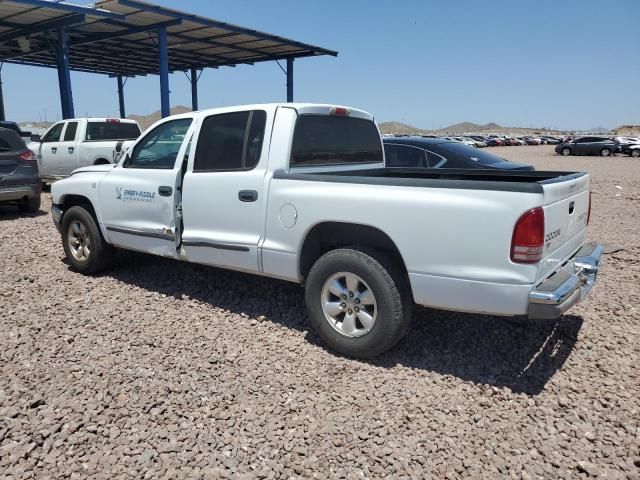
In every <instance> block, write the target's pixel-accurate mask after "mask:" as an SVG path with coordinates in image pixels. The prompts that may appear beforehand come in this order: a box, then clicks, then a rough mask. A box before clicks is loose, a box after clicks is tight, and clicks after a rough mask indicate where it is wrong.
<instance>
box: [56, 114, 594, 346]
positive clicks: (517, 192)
mask: <svg viewBox="0 0 640 480" xmlns="http://www.w3.org/2000/svg"><path fill="white" fill-rule="evenodd" d="M52 194H53V207H52V214H53V219H54V221H55V223H56V225H57V227H58V229H59V230H60V232H61V236H62V243H63V247H64V251H65V253H66V255H67V258H68V259H69V262H70V263H71V265H72V267H73V268H74V269H76V270H77V271H80V272H82V273H86V274H91V273H94V272H97V271H100V270H103V269H106V268H108V267H110V266H111V265H112V261H113V256H114V247H118V248H125V249H131V250H137V251H141V252H147V253H152V254H155V255H161V256H164V257H170V258H175V259H178V260H183V261H187V262H194V263H200V264H207V265H215V266H217V267H223V268H229V269H234V270H241V271H244V272H251V273H255V274H259V275H266V276H270V277H277V278H281V279H285V280H290V281H293V282H299V283H303V284H304V285H305V288H306V303H307V308H308V312H309V317H310V322H311V324H312V325H313V327H314V328H315V329H316V330H317V331H318V332H319V334H320V335H321V337H322V338H323V339H324V340H325V341H326V342H327V343H328V344H329V345H330V346H331V347H332V348H333V349H335V350H337V351H339V352H341V353H343V354H347V355H351V356H356V357H368V356H373V355H376V354H379V353H381V352H384V351H385V350H387V349H389V348H391V347H392V346H393V345H394V344H396V342H397V341H398V340H399V339H400V338H401V337H402V335H403V334H404V333H406V332H407V331H408V328H409V322H410V320H411V314H412V307H413V305H414V303H415V304H419V305H425V306H428V307H434V308H440V309H447V310H457V311H466V312H478V313H490V314H496V315H528V316H529V317H530V318H532V319H535V318H555V317H558V316H560V315H561V314H562V313H563V312H565V311H566V310H567V309H569V308H570V307H571V306H573V305H574V304H575V303H577V302H578V301H580V300H581V299H582V298H584V296H585V295H586V294H587V293H588V292H589V290H590V289H591V287H592V286H593V284H594V281H595V278H596V273H597V271H598V266H599V263H600V258H601V255H602V251H603V250H602V247H601V246H598V245H593V244H586V245H585V244H584V242H585V237H586V228H587V223H588V221H589V213H590V194H589V176H588V175H587V174H585V173H558V172H542V171H519V172H496V171H482V170H473V171H470V170H462V171H461V170H449V171H447V170H442V169H439V170H430V169H403V168H385V166H384V153H383V148H382V141H381V138H380V134H379V131H378V129H377V127H376V125H375V123H374V121H373V117H372V116H371V115H370V114H368V113H366V112H363V111H361V110H356V109H352V108H347V107H332V106H327V105H314V104H269V105H251V106H242V107H232V108H220V109H213V110H205V111H200V112H193V113H188V114H184V115H178V116H174V117H169V118H166V119H163V120H161V121H160V122H158V123H156V124H155V125H154V126H153V127H152V128H150V129H149V130H148V131H147V132H146V133H145V135H144V136H142V137H141V138H140V139H139V140H138V141H137V142H136V143H135V145H134V146H133V147H132V148H131V149H130V150H129V152H128V154H127V155H126V156H125V157H124V158H123V159H121V161H120V162H119V164H118V165H116V166H113V165H97V166H93V167H88V168H82V169H80V170H76V171H75V172H74V173H73V175H72V176H71V177H70V178H68V179H65V180H62V181H60V182H57V183H55V184H54V185H53V188H52Z"/></svg>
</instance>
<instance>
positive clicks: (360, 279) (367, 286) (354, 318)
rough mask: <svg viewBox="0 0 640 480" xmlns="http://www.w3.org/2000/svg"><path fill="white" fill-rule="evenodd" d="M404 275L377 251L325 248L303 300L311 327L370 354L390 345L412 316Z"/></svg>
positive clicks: (350, 349)
mask: <svg viewBox="0 0 640 480" xmlns="http://www.w3.org/2000/svg"><path fill="white" fill-rule="evenodd" d="M407 283H408V282H407V281H406V278H405V276H404V275H403V274H402V272H401V271H400V269H399V268H398V267H397V266H396V265H395V264H394V263H393V262H392V261H391V260H389V259H387V257H386V256H385V255H384V254H382V253H379V252H371V253H365V252H362V251H359V250H354V249H348V248H344V249H338V250H333V251H331V252H329V253H326V254H325V255H323V256H322V257H320V259H318V261H317V262H316V263H315V264H314V265H313V267H312V268H311V271H310V272H309V275H308V277H307V283H306V292H305V300H306V304H307V310H308V311H309V317H310V321H311V324H312V326H313V328H314V329H315V330H316V331H317V332H318V334H319V335H320V336H321V337H322V339H323V340H324V341H325V342H326V343H327V344H328V345H329V347H331V348H332V349H334V350H336V351H338V352H340V353H342V354H344V355H348V356H352V357H359V358H367V357H373V356H375V355H379V354H381V353H383V352H385V351H387V350H389V349H390V348H392V347H393V346H394V345H395V344H396V343H397V342H398V341H399V340H400V339H401V338H402V336H403V335H404V333H405V332H406V330H407V329H408V324H409V322H410V320H411V314H412V306H413V304H412V301H411V298H410V294H409V288H408V285H407Z"/></svg>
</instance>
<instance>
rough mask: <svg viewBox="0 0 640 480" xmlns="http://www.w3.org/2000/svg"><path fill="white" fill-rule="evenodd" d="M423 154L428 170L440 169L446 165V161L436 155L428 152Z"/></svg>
mask: <svg viewBox="0 0 640 480" xmlns="http://www.w3.org/2000/svg"><path fill="white" fill-rule="evenodd" d="M425 153H426V154H427V165H428V166H429V168H440V167H442V166H444V164H445V163H447V159H446V158H444V157H442V156H440V155H438V154H437V153H433V152H430V151H429V150H427V151H425Z"/></svg>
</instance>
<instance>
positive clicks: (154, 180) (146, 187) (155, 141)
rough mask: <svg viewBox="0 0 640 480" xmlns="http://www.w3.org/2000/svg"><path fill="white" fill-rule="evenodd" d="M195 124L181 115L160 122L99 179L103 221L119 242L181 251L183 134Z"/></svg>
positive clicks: (169, 254) (160, 252) (156, 251)
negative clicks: (179, 215)
mask: <svg viewBox="0 0 640 480" xmlns="http://www.w3.org/2000/svg"><path fill="white" fill-rule="evenodd" d="M191 124H192V119H191V118H180V119H174V120H168V121H166V122H164V123H161V124H160V125H158V126H156V127H155V128H154V129H153V130H151V131H150V132H149V133H147V134H146V135H145V136H144V137H142V138H141V139H140V140H139V141H138V142H136V144H135V145H134V147H133V149H132V150H131V154H130V155H128V156H127V157H126V158H125V159H124V160H122V161H121V162H120V164H118V166H117V167H116V168H114V169H113V170H112V171H110V172H109V173H108V174H107V175H106V176H105V178H104V179H103V180H102V182H101V183H100V205H101V207H102V209H101V215H102V223H103V224H104V226H105V229H106V231H107V235H108V237H109V241H110V242H111V243H113V244H114V245H117V246H119V247H124V248H129V249H132V250H138V251H142V252H148V253H153V254H156V255H162V256H165V257H176V256H177V255H176V242H177V237H178V236H179V232H178V229H177V228H176V213H177V209H178V206H179V205H180V202H181V193H180V186H181V175H180V172H181V169H182V163H183V162H182V159H183V158H184V156H185V153H186V151H187V147H188V143H189V142H184V141H183V140H184V138H185V136H186V135H187V133H188V132H189V129H190V127H191ZM189 133H190V132H189ZM178 159H180V160H178Z"/></svg>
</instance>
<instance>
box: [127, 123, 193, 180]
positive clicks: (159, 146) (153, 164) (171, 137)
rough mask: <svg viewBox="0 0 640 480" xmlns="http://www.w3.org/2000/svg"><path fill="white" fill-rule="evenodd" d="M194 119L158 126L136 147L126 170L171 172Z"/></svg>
mask: <svg viewBox="0 0 640 480" xmlns="http://www.w3.org/2000/svg"><path fill="white" fill-rule="evenodd" d="M191 122H192V119H190V118H181V119H179V120H171V121H168V122H165V123H163V124H161V125H158V126H157V127H156V128H154V129H153V130H151V131H150V132H149V133H148V134H147V135H145V137H144V138H143V139H142V140H141V141H140V142H139V143H138V144H137V145H136V146H135V147H134V149H133V152H132V153H131V158H130V159H129V161H128V162H125V165H124V167H125V168H157V169H166V170H171V169H172V168H173V166H174V165H175V163H176V157H177V156H178V152H179V151H180V147H181V146H182V141H183V140H184V137H185V135H186V134H187V130H189V127H190V126H191Z"/></svg>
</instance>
